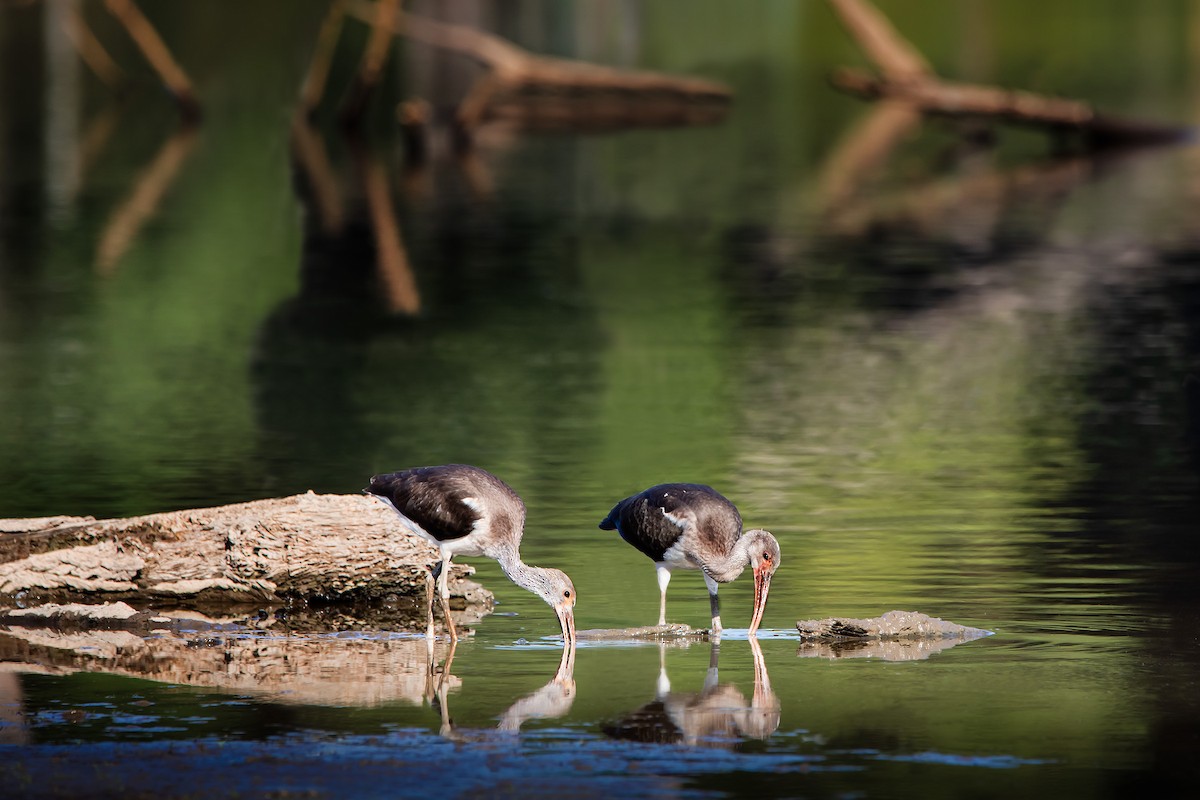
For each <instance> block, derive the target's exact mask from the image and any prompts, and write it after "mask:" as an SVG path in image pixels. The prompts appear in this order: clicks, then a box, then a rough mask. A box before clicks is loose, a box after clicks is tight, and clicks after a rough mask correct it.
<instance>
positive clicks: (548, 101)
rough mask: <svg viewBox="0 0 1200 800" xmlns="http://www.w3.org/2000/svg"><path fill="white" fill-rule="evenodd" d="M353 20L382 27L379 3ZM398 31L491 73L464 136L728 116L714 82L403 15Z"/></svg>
mask: <svg viewBox="0 0 1200 800" xmlns="http://www.w3.org/2000/svg"><path fill="white" fill-rule="evenodd" d="M349 13H350V14H351V15H352V16H354V17H357V18H358V19H360V20H363V21H366V22H372V23H377V21H378V20H379V13H378V6H377V4H375V3H370V2H365V1H364V0H355V1H354V2H352V3H351V5H350V9H349ZM393 27H394V30H395V32H396V34H398V35H401V36H406V37H409V38H411V39H414V40H417V41H421V42H423V43H426V44H429V45H432V46H434V47H439V48H442V49H446V50H450V51H453V52H457V53H461V54H462V55H464V56H466V57H467V58H470V59H472V60H474V61H476V62H477V63H479V64H481V65H482V66H483V67H484V68H486V70H487V72H486V74H485V75H484V76H483V77H482V78H480V79H479V81H477V82H476V83H475V85H474V86H473V87H472V89H471V90H470V91H469V92H468V93H467V96H466V98H464V99H463V101H462V103H461V104H460V105H459V108H458V112H457V118H458V119H457V122H458V124H459V126H461V128H462V129H463V131H464V132H470V131H471V130H473V129H474V128H475V127H476V126H478V125H479V124H480V123H481V122H482V121H484V120H485V119H487V118H489V117H506V118H509V119H516V120H518V121H520V122H522V123H523V124H528V125H531V126H536V127H566V126H576V125H578V126H583V127H588V128H595V127H612V126H616V125H637V124H643V125H667V124H700V123H711V122H715V121H717V120H719V119H721V118H722V117H723V116H724V114H725V111H726V108H727V106H728V104H729V101H730V99H731V97H732V95H731V93H730V91H729V88H728V87H726V86H724V85H723V84H720V83H717V82H715V81H710V80H705V79H702V78H693V77H681V76H676V75H665V74H662V73H658V72H648V71H643V70H624V69H615V68H612V67H606V66H602V65H598V64H589V63H586V62H581V61H572V60H569V59H563V58H552V57H548V56H540V55H535V54H533V53H530V52H529V51H527V50H524V49H522V48H520V47H518V46H517V45H515V44H513V43H512V42H509V41H507V40H505V39H503V38H501V37H499V36H496V35H494V34H491V33H487V32H486V31H481V30H477V29H475V28H469V27H466V26H463V25H454V24H450V23H445V22H440V21H438V20H433V19H428V18H425V17H420V16H416V15H413V14H409V13H403V12H402V13H401V14H399V15H398V16H397V17H396V18H395V20H394V25H393ZM605 98H608V100H605ZM614 98H615V99H614ZM514 101H515V102H514Z"/></svg>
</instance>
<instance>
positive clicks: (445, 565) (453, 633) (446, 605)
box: [438, 557, 458, 646]
mask: <svg viewBox="0 0 1200 800" xmlns="http://www.w3.org/2000/svg"><path fill="white" fill-rule="evenodd" d="M439 573H440V574H439V575H438V583H439V588H440V589H441V591H439V592H438V596H439V597H440V598H441V600H442V616H444V617H445V618H446V629H447V630H448V631H450V645H451V646H454V645H456V644H458V631H457V630H455V629H454V619H453V618H451V616H450V583H449V580H448V579H449V577H450V559H449V557H447V558H444V559H442V563H441V568H440V570H439Z"/></svg>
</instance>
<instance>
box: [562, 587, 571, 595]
mask: <svg viewBox="0 0 1200 800" xmlns="http://www.w3.org/2000/svg"><path fill="white" fill-rule="evenodd" d="M570 596H571V590H570V589H567V590H566V591H565V592H563V597H570Z"/></svg>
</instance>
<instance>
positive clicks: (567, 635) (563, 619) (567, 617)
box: [554, 606, 575, 647]
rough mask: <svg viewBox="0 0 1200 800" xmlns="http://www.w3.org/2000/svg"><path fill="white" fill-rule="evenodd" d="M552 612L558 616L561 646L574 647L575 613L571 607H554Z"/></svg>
mask: <svg viewBox="0 0 1200 800" xmlns="http://www.w3.org/2000/svg"><path fill="white" fill-rule="evenodd" d="M554 611H555V612H556V613H557V614H558V624H559V625H560V626H561V627H562V635H563V644H564V645H565V646H567V647H574V646H575V611H574V609H573V608H572V607H571V606H555V607H554Z"/></svg>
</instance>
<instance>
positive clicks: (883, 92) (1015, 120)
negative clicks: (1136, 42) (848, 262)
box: [829, 0, 1192, 147]
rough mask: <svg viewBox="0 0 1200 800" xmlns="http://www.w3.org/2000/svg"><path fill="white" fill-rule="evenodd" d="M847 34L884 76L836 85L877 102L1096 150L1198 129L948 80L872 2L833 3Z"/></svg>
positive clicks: (840, 80)
mask: <svg viewBox="0 0 1200 800" xmlns="http://www.w3.org/2000/svg"><path fill="white" fill-rule="evenodd" d="M829 2H830V4H831V5H832V6H833V9H834V11H835V12H836V13H837V15H838V18H839V19H840V20H841V22H842V24H843V26H844V27H845V28H846V31H847V32H848V33H849V34H850V36H851V38H853V39H854V40H855V42H856V43H857V44H858V46H859V48H860V49H861V50H862V51H863V53H865V54H866V55H867V58H868V59H869V60H871V61H872V62H873V63H874V64H875V66H876V67H877V68H878V69H879V71H880V72H881V77H875V76H873V75H871V74H870V73H866V72H863V71H862V70H854V69H842V70H838V71H837V72H835V73H834V74H833V76H832V77H831V81H832V83H833V85H834V86H835V87H836V88H838V89H840V90H842V91H844V92H847V93H849V94H854V95H857V96H859V97H864V98H867V99H871V100H894V101H902V102H904V103H908V104H910V105H912V106H913V107H914V108H916V109H917V110H919V111H920V112H921V113H923V114H928V115H934V116H944V117H957V118H972V119H979V120H985V121H994V122H1001V123H1011V124H1018V125H1027V126H1033V127H1038V128H1042V129H1044V130H1048V131H1050V132H1052V133H1055V134H1064V133H1069V134H1074V135H1077V136H1079V137H1080V138H1081V139H1083V140H1084V141H1085V142H1086V143H1087V144H1089V145H1091V146H1093V147H1104V146H1114V145H1137V144H1167V143H1172V142H1180V141H1183V140H1184V139H1186V138H1189V137H1190V136H1191V135H1192V129H1191V128H1188V127H1184V126H1179V125H1170V124H1163V123H1158V122H1150V121H1146V120H1139V119H1129V118H1123V117H1117V116H1112V115H1108V114H1102V113H1100V112H1098V111H1096V110H1095V109H1094V108H1092V106H1090V105H1089V104H1087V103H1083V102H1080V101H1078V100H1070V99H1065V98H1058V97H1048V96H1045V95H1040V94H1036V93H1034V92H1027V91H1016V90H1009V89H1002V88H999V87H995V86H981V85H976V84H969V83H957V82H953V81H947V80H943V79H942V78H940V77H939V76H937V75H936V74H934V73H933V71H932V70H931V69H930V68H929V65H928V64H927V63H926V62H925V60H924V59H923V58H922V57H921V56H920V53H919V51H918V50H917V49H916V48H915V47H914V46H913V45H912V44H911V43H909V42H908V41H907V40H905V39H904V37H903V36H901V35H900V34H899V33H898V32H897V31H896V30H895V28H893V27H892V26H891V25H890V24H889V23H888V21H887V18H886V17H885V16H884V15H883V14H882V13H881V12H880V11H879V10H878V9H876V8H875V7H874V6H873V5H871V3H869V2H868V0H829Z"/></svg>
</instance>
